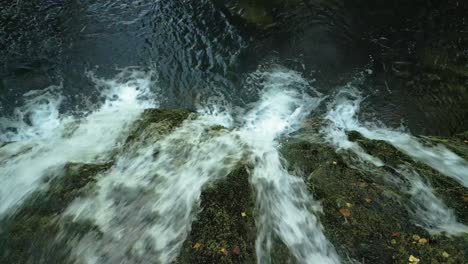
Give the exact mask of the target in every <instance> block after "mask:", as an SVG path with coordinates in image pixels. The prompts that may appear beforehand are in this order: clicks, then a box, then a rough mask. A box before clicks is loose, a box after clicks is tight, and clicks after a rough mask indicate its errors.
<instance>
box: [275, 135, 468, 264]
mask: <svg viewBox="0 0 468 264" xmlns="http://www.w3.org/2000/svg"><path fill="white" fill-rule="evenodd" d="M350 138H351V139H353V140H354V141H356V142H359V143H360V144H361V145H362V146H363V147H364V148H365V149H366V150H367V151H368V152H369V153H371V154H373V155H375V156H378V157H379V158H381V159H382V160H384V161H386V162H389V163H392V161H393V163H395V164H396V163H398V162H409V163H411V164H412V165H414V164H416V165H415V166H417V167H418V166H422V165H421V164H418V163H416V162H413V161H412V160H411V159H410V158H408V157H407V156H405V155H404V154H402V153H401V152H399V151H398V150H396V149H395V148H393V147H392V146H390V145H388V144H386V143H384V142H379V141H366V140H365V139H363V138H362V137H361V136H360V135H359V134H358V133H355V132H353V133H351V134H350ZM282 153H283V156H284V157H285V159H286V160H287V161H288V164H289V168H290V170H291V171H292V173H295V172H298V171H299V172H301V174H302V175H304V177H305V181H306V184H307V186H308V188H309V190H310V191H311V193H313V194H314V196H315V198H316V199H319V200H320V201H321V202H322V206H323V210H324V214H323V215H322V216H321V219H320V220H321V222H322V223H323V225H324V227H325V232H326V235H327V237H328V238H329V239H330V240H331V242H332V243H333V244H334V245H335V247H336V249H337V251H338V252H339V254H340V255H341V257H342V259H343V261H344V262H345V263H346V262H348V260H349V259H354V260H357V261H360V262H361V263H408V259H409V257H410V256H411V255H413V256H414V257H417V258H419V259H420V260H421V263H463V261H464V260H465V259H466V258H467V256H468V252H467V248H468V237H456V238H450V237H446V236H442V235H430V234H429V233H428V232H427V231H426V230H424V229H422V228H421V227H419V226H417V225H416V224H415V223H414V222H413V221H412V219H411V216H410V215H409V213H408V211H407V208H406V207H405V205H406V204H407V203H409V202H410V201H409V198H410V197H408V195H406V194H405V193H404V192H402V191H400V190H399V189H398V188H397V187H396V186H394V185H391V184H388V182H386V181H385V179H384V178H383V177H380V176H378V174H379V173H383V171H380V172H379V170H386V169H387V168H385V167H384V168H376V169H375V170H362V169H360V167H359V166H355V165H356V164H357V163H356V161H355V160H354V159H353V155H352V154H351V153H348V152H346V151H340V152H336V151H335V149H334V148H333V147H331V146H327V145H326V144H323V143H313V142H310V141H305V140H299V139H292V140H289V141H287V142H284V143H283V145H282ZM421 168H422V167H421ZM424 169H430V168H427V167H424ZM421 173H422V171H421ZM431 173H433V171H431ZM431 175H432V174H431ZM435 177H436V179H438V180H442V179H444V180H447V177H439V175H437V176H435ZM432 183H433V184H434V186H435V187H434V188H435V189H436V191H437V192H438V194H440V195H441V196H443V197H444V195H443V192H441V191H440V190H439V189H438V187H437V185H436V184H437V182H436V181H432ZM440 184H441V188H446V189H445V190H447V191H449V192H452V191H453V190H452V188H454V187H456V186H457V187H459V185H456V186H455V184H456V183H455V182H451V181H450V180H449V181H448V182H444V183H442V182H441V183H440ZM442 186H443V187H442ZM452 195H453V194H450V195H449V196H452ZM452 198H453V197H452ZM461 198H462V197H459V200H460V201H461V200H462V199H461ZM448 205H449V206H454V207H455V208H457V206H461V204H455V203H450V204H449V203H448ZM458 208H460V207H458ZM465 211H466V210H465ZM461 220H462V221H464V220H463V218H462V219H461ZM465 223H466V222H465ZM417 236H419V237H420V238H419V239H414V238H417ZM413 237H414V238H413ZM420 239H423V240H420ZM447 254H448V255H449V256H450V257H448V258H446V257H444V256H447ZM349 261H351V260H349Z"/></svg>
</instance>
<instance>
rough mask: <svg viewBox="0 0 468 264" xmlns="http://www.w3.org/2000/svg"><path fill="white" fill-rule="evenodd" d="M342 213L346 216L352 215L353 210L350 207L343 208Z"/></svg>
mask: <svg viewBox="0 0 468 264" xmlns="http://www.w3.org/2000/svg"><path fill="white" fill-rule="evenodd" d="M340 214H341V215H343V216H344V217H348V216H351V211H350V210H349V209H348V208H341V209H340Z"/></svg>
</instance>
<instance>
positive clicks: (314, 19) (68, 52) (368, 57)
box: [0, 0, 468, 134]
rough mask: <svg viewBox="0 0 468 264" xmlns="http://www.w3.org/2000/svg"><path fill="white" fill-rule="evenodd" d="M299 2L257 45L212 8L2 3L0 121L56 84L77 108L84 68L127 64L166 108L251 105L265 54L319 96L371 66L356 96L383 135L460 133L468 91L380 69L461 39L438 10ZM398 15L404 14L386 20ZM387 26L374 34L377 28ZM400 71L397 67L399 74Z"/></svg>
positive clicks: (77, 1) (83, 0) (201, 2)
mask: <svg viewBox="0 0 468 264" xmlns="http://www.w3.org/2000/svg"><path fill="white" fill-rule="evenodd" d="M217 2H219V1H217ZM226 2H233V1H226ZM298 2H301V1H298ZM302 2H303V3H302V6H301V8H297V9H295V10H293V11H291V12H289V13H287V14H284V15H281V16H280V17H281V18H283V19H284V20H283V21H287V22H288V23H289V24H287V27H284V26H283V27H281V26H279V27H278V28H277V29H275V30H273V31H270V33H269V34H266V35H265V36H262V37H258V34H256V32H252V31H248V30H245V28H243V27H242V26H239V24H237V22H238V21H235V20H233V19H232V17H229V15H228V14H227V13H226V10H222V8H220V7H219V5H214V4H213V3H212V1H210V0H197V1H195V0H161V1H155V0H133V1H132V0H100V1H95V0H29V1H26V0H13V1H2V3H0V61H2V62H3V63H2V66H1V67H0V79H1V82H0V113H1V114H2V115H7V114H8V113H11V111H12V110H13V108H14V107H16V106H18V105H21V96H22V95H23V94H24V93H25V92H27V91H29V90H34V89H43V88H45V87H47V86H49V85H57V84H62V85H63V88H62V89H63V94H64V95H65V96H66V97H67V104H68V106H77V105H78V107H79V104H80V103H81V102H83V98H84V97H86V98H91V100H92V99H93V98H94V99H95V98H96V96H97V94H98V91H96V88H95V87H94V85H93V83H92V82H91V81H90V80H89V78H88V77H87V76H86V74H85V72H86V71H89V70H92V71H94V72H95V73H96V74H97V75H98V76H101V77H111V76H113V75H114V74H116V73H117V72H118V71H119V69H121V68H125V67H129V66H137V67H140V68H142V69H143V70H154V71H156V72H157V75H158V79H159V80H158V84H157V86H158V87H160V88H161V89H162V91H163V98H164V101H163V102H162V105H163V106H172V107H188V108H193V107H194V105H195V104H196V103H197V102H199V101H200V100H202V101H203V100H205V99H206V98H208V97H212V96H217V97H222V98H224V99H225V100H226V101H229V102H233V103H234V104H242V103H244V102H248V101H250V100H252V99H251V98H250V96H251V94H249V93H248V91H244V90H243V88H242V82H243V80H245V74H247V73H248V72H251V71H253V70H254V69H255V68H256V67H257V65H258V64H261V63H265V61H268V60H269V59H268V58H270V59H271V58H273V57H274V58H275V59H274V60H273V61H274V62H275V63H279V64H283V65H287V66H288V67H291V68H294V69H297V70H299V71H301V72H303V74H304V75H305V76H307V77H309V78H311V79H312V78H316V79H318V80H319V82H318V83H316V85H317V86H318V87H317V88H318V89H319V90H321V91H322V92H325V93H327V92H332V91H333V89H335V88H330V87H333V86H336V85H338V84H339V83H340V81H341V82H346V80H349V79H351V78H352V77H350V76H353V75H354V74H355V73H356V72H362V71H363V69H365V68H372V69H373V70H374V74H373V75H372V76H373V77H372V78H371V79H373V81H371V82H370V84H368V85H365V87H364V88H363V90H364V91H365V92H366V93H367V94H368V95H369V103H368V104H367V105H368V108H369V109H370V110H372V111H374V112H376V113H377V114H376V115H377V117H378V118H380V119H382V120H384V121H385V122H387V123H389V124H391V125H392V126H394V125H398V124H399V123H400V120H402V119H403V120H405V122H406V125H407V126H408V127H410V128H411V129H412V130H413V131H415V132H416V133H435V134H450V133H455V132H459V131H463V130H466V129H468V125H467V124H466V122H465V121H464V120H466V117H467V113H468V110H467V104H466V99H468V98H467V94H468V93H467V92H466V87H468V85H466V83H465V84H464V85H465V86H463V81H461V82H457V85H458V86H457V87H458V88H457V89H458V90H456V89H455V90H456V91H450V89H452V88H447V89H448V90H447V89H444V87H445V86H444V85H433V84H431V83H430V82H428V83H427V84H426V86H427V87H429V86H430V87H431V88H430V89H429V88H427V89H425V84H424V82H422V81H421V82H420V83H422V84H419V83H418V85H411V83H410V84H408V82H409V81H411V80H410V78H408V77H405V78H406V79H403V80H402V79H401V78H400V79H398V78H395V76H394V75H393V74H392V73H393V72H392V71H390V73H388V69H393V68H394V67H395V65H394V64H393V63H389V61H392V60H393V61H398V62H400V61H401V60H402V59H408V60H410V61H411V59H409V58H410V57H411V56H412V55H411V54H415V53H417V52H418V51H417V50H414V49H416V48H417V47H418V46H417V45H416V44H417V43H419V44H420V43H424V45H426V44H427V43H431V41H433V40H434V39H443V38H445V37H446V35H447V34H445V35H444V32H448V31H449V30H452V31H450V32H458V34H459V35H458V34H456V35H455V36H450V39H455V40H456V39H457V38H458V39H459V38H464V37H465V36H464V35H463V30H464V24H463V23H461V24H460V21H458V20H457V21H455V22H454V21H452V19H455V18H451V17H448V18H444V13H443V12H442V11H440V14H437V12H436V11H433V10H438V8H439V7H438V6H436V5H437V4H432V3H431V5H434V6H433V7H431V6H429V9H430V8H432V9H430V10H429V11H427V12H424V10H423V9H424V8H426V9H427V8H428V7H422V6H421V10H422V11H421V12H419V11H418V12H414V10H413V9H411V8H406V7H403V6H401V5H400V6H399V5H398V3H397V2H398V1H393V2H395V3H393V5H392V4H389V3H387V2H386V3H383V2H382V1H377V2H376V3H375V5H374V6H369V5H368V3H367V4H366V1H357V2H356V1H355V2H353V3H351V2H350V1H336V2H337V4H336V5H334V6H331V7H318V4H317V3H318V2H320V1H312V0H310V1H309V0H307V1H302ZM381 2H382V3H381ZM400 2H401V1H400ZM426 2H427V1H426ZM340 3H341V4H340ZM379 5H380V6H379ZM461 5H463V4H461ZM398 8H401V10H404V11H405V12H398V11H395V10H397V9H398ZM453 8H454V11H453V12H455V14H459V13H460V12H463V10H465V9H464V8H465V7H462V6H459V5H458V4H457V5H454V7H453ZM439 9H440V8H439ZM446 9H447V8H446ZM389 10H390V11H389ZM418 10H419V9H418ZM431 10H432V11H431ZM441 10H442V9H441ZM444 10H445V9H444ZM447 10H448V9H447ZM450 10H451V9H450ZM450 10H449V11H450ZM392 12H393V13H392ZM434 12H436V13H434ZM447 12H448V11H447ZM393 14H399V16H401V17H397V18H394V20H395V21H396V20H398V21H400V20H401V22H394V23H392V22H389V21H393V20H391V17H392V16H394V15H393ZM413 14H414V17H413V20H412V21H409V20H408V21H407V19H406V18H408V17H411V16H413ZM424 14H431V15H433V16H434V18H433V19H432V18H431V20H430V21H433V22H432V23H433V24H430V25H429V24H427V23H426V22H424V21H426V20H424ZM445 17H446V16H445ZM288 19H289V20H288ZM414 21H422V22H421V23H416V24H415V23H414ZM405 23H406V24H405ZM407 25H414V28H412V27H409V26H408V30H407V32H406V33H405V30H402V28H403V29H404V28H405V27H407ZM460 25H461V26H460ZM393 26H398V27H400V28H393ZM385 27H387V28H388V30H387V31H385V32H384V33H386V34H385V35H382V34H381V33H382V31H379V30H381V29H382V28H385ZM452 27H457V28H456V29H453V28H452ZM467 28H468V27H467ZM439 31H440V32H439ZM414 32H419V33H418V34H413V33H414ZM434 32H435V33H434ZM466 32H468V30H467V31H466ZM466 32H465V33H466ZM437 34H439V35H440V36H439V35H437ZM467 39H468V38H467ZM460 41H461V40H460ZM455 42H456V41H455ZM419 44H418V45H419ZM415 45H416V46H415ZM424 45H423V46H424ZM426 46H430V45H429V44H427V45H426ZM386 47H387V48H386ZM412 49H413V50H412ZM392 52H394V53H395V55H392ZM461 52H462V51H461ZM382 54H384V55H385V56H382V57H378V56H377V57H376V55H382ZM392 56H394V58H393V57H392ZM382 58H383V59H382ZM389 58H390V59H389ZM387 60H388V61H387ZM401 63H402V64H398V67H403V66H404V65H407V64H405V63H406V61H405V60H403V61H402V62H401ZM401 65H403V66H401ZM366 66H368V67H366ZM392 67H393V68H392ZM400 70H401V69H400V68H398V71H400ZM402 71H405V70H404V69H403V70H402ZM413 72H414V71H410V74H413ZM467 76H468V71H467ZM324 80H329V82H327V81H324ZM458 81H459V80H458ZM460 83H461V84H462V85H460ZM434 87H435V88H434ZM447 91H449V92H447ZM450 115H451V118H447V116H450Z"/></svg>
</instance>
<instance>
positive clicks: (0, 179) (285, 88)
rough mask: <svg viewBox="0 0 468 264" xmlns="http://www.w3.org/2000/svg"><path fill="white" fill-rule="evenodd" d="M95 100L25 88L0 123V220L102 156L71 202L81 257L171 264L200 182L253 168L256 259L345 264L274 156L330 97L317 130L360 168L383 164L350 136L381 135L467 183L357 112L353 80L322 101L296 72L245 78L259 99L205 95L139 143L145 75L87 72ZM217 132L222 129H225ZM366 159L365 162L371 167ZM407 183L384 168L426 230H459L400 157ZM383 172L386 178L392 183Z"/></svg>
mask: <svg viewBox="0 0 468 264" xmlns="http://www.w3.org/2000/svg"><path fill="white" fill-rule="evenodd" d="M89 76H90V79H91V80H93V81H94V83H95V84H96V87H97V88H98V89H99V90H100V92H101V97H102V98H101V99H102V100H101V101H100V102H101V103H99V104H98V105H97V106H95V107H94V108H92V109H89V110H87V111H86V112H84V113H81V114H80V115H72V114H70V113H67V112H65V113H63V112H61V110H60V109H61V107H62V106H64V104H65V103H66V100H67V99H66V98H64V97H63V96H62V95H61V93H60V90H61V87H60V86H56V87H49V88H48V89H45V90H42V91H33V92H30V93H27V94H25V96H24V99H25V104H24V105H23V106H22V107H20V108H18V109H16V111H15V114H14V116H13V117H10V118H1V119H0V131H1V132H2V133H1V135H0V142H2V143H1V144H0V166H1V168H2V170H1V172H0V201H1V203H0V216H2V217H3V216H5V215H8V214H10V213H12V212H14V210H15V209H16V208H19V207H20V206H21V203H22V201H24V200H25V199H26V198H27V197H28V196H29V195H30V194H31V193H33V192H34V191H38V190H44V189H46V188H47V180H49V179H50V178H51V177H60V175H61V172H62V170H63V167H64V166H65V164H66V163H68V162H83V163H104V162H109V161H112V162H113V165H112V167H111V168H110V169H109V170H107V171H105V172H102V173H101V174H100V175H97V176H96V179H97V182H96V188H95V190H94V191H93V192H90V193H89V194H87V195H86V196H85V197H80V198H78V199H76V200H75V201H73V203H72V204H71V205H70V206H69V207H68V209H67V210H66V212H65V213H64V215H66V216H71V217H73V218H74V219H75V220H90V221H91V222H92V223H94V224H95V225H96V226H97V227H98V229H99V231H100V232H99V234H97V233H95V232H90V233H88V234H87V235H85V236H84V237H83V238H81V239H79V240H70V241H69V243H70V244H71V246H72V248H73V252H72V254H73V255H74V257H75V258H76V259H77V261H79V262H78V263H86V264H98V263H99V264H106V263H108V264H111V263H150V262H154V261H156V262H158V263H171V262H173V261H174V260H176V258H177V256H178V255H179V252H180V250H181V248H182V246H183V243H184V241H185V240H186V238H187V236H188V235H189V233H190V231H191V225H192V222H193V221H194V219H195V217H196V214H197V212H198V210H199V206H200V196H201V193H202V191H203V189H204V188H205V187H206V186H207V185H208V184H210V183H213V182H216V181H218V180H221V179H223V178H225V177H226V176H227V175H229V173H230V172H231V171H233V170H234V169H235V168H236V167H237V166H238V165H239V164H248V165H249V166H250V167H251V168H252V169H250V170H249V173H250V175H249V176H250V182H251V184H252V186H253V187H254V189H255V194H256V212H255V218H256V227H257V238H256V256H257V262H258V263H262V264H263V263H271V262H272V261H273V259H272V253H273V252H271V251H272V248H273V246H274V244H275V243H278V241H281V243H283V244H284V245H285V246H286V247H287V248H288V249H289V251H290V253H291V255H292V256H294V257H295V259H296V260H297V262H299V263H320V264H335V263H340V262H341V259H340V257H339V256H338V254H337V252H336V250H335V248H334V245H332V244H331V243H330V242H329V241H328V239H327V237H326V236H325V233H324V231H325V230H324V228H323V226H322V224H321V223H320V221H319V215H320V214H322V208H321V205H320V202H319V201H317V200H315V199H314V197H313V193H310V192H309V191H308V189H307V187H306V184H305V183H304V180H303V177H301V176H303V175H292V174H291V173H289V172H288V170H287V169H286V168H285V166H284V162H283V160H282V157H281V155H280V154H279V152H278V148H279V147H280V146H279V140H280V139H282V138H284V137H288V136H291V134H293V133H294V132H296V131H298V130H299V129H300V128H301V124H302V123H303V122H304V121H305V120H306V119H307V118H308V116H309V115H310V113H313V112H319V111H320V110H319V107H320V106H321V105H324V104H325V102H329V103H328V105H327V106H328V107H327V109H326V112H325V113H324V114H323V118H324V120H325V122H324V125H323V127H322V130H321V131H320V134H321V135H322V136H323V137H324V141H325V142H324V143H326V144H331V145H334V146H335V147H336V149H337V150H342V149H345V150H350V151H351V152H352V153H354V154H355V155H356V156H357V157H359V158H360V160H361V161H362V164H363V165H362V166H361V167H360V168H362V169H363V170H369V171H371V170H372V169H373V168H374V167H375V168H382V167H384V166H388V164H385V163H384V162H383V161H382V160H380V159H379V158H378V157H374V156H372V155H370V154H368V153H367V152H366V151H365V150H364V149H363V148H361V147H360V146H359V144H358V143H355V142H352V141H350V140H349V139H348V136H347V132H350V131H358V132H359V133H361V134H362V135H363V136H364V137H366V138H369V139H377V140H384V141H386V142H388V143H389V144H391V145H393V146H395V147H396V148H397V149H399V150H401V151H402V152H404V153H406V154H407V155H409V156H410V157H412V158H413V159H415V160H417V161H421V162H424V163H426V164H427V165H428V166H431V167H432V168H434V169H436V170H438V171H439V172H440V173H442V174H444V175H446V176H447V177H451V178H453V179H455V180H457V181H458V182H459V183H460V184H462V185H464V186H465V187H466V186H467V184H468V180H467V179H468V175H467V173H468V165H467V162H466V161H465V160H463V159H462V158H460V157H458V156H457V155H456V154H454V153H453V152H451V151H450V150H448V149H447V148H445V147H443V146H441V145H438V146H426V145H424V144H423V143H421V141H420V140H419V139H418V138H416V137H414V136H412V135H411V134H410V133H408V132H406V131H404V130H396V129H391V128H387V127H385V126H383V125H381V124H380V123H378V122H361V121H360V120H359V118H358V114H359V111H360V104H361V102H362V101H363V100H364V98H363V97H362V95H361V94H360V92H359V91H358V90H357V89H355V88H353V87H352V86H347V87H343V88H341V89H340V90H339V91H338V92H337V94H336V95H334V96H328V97H327V96H324V95H322V94H320V93H318V92H317V91H316V90H314V89H313V88H312V85H311V84H310V83H309V82H308V81H307V80H306V79H304V78H303V77H302V76H301V75H300V74H299V73H297V72H294V71H291V70H288V69H285V68H281V67H278V68H273V69H269V70H258V71H257V72H255V73H254V74H252V76H253V77H252V80H253V82H254V83H255V85H256V88H255V89H254V90H253V91H252V92H254V93H255V94H256V95H257V96H258V100H257V101H255V102H252V103H251V104H249V105H247V106H246V107H244V109H241V110H239V109H237V108H235V107H232V106H231V105H230V104H229V103H228V102H222V100H221V102H220V101H219V100H211V101H210V100H208V101H210V102H211V103H212V104H211V105H201V106H200V107H199V109H198V110H197V113H196V114H193V115H192V116H191V117H190V118H188V119H187V120H185V121H184V122H183V123H182V124H181V125H180V126H179V127H177V128H175V130H174V131H171V132H170V133H169V134H167V135H162V134H159V133H157V132H156V131H155V129H157V128H154V127H150V128H149V129H148V130H144V131H139V132H140V133H142V134H141V136H142V137H143V138H145V140H144V141H139V140H136V141H129V142H126V143H125V139H126V138H127V137H128V135H129V133H130V130H131V128H132V126H133V125H134V123H135V122H136V121H137V120H138V119H139V117H140V116H141V114H142V113H143V111H144V110H145V109H148V108H157V107H158V106H159V104H158V102H159V101H160V100H161V99H160V98H159V97H158V91H157V87H156V88H155V85H154V84H155V83H157V82H156V80H155V77H154V73H152V72H142V71H138V70H135V69H127V70H125V71H124V72H122V73H121V74H119V75H117V76H116V77H115V78H113V79H100V78H97V77H95V76H93V75H89ZM220 127H223V128H220ZM369 165H372V166H373V167H372V166H371V167H369ZM393 169H394V171H395V172H396V173H398V174H399V175H401V176H402V178H403V179H405V180H399V178H395V179H393V178H392V177H391V176H389V175H385V173H383V174H382V175H381V176H382V177H386V178H387V179H389V182H390V183H391V184H394V185H395V186H399V187H400V188H401V190H402V191H403V192H404V193H406V194H408V195H410V196H411V197H412V199H411V204H409V205H408V206H407V209H408V210H409V212H410V213H411V215H412V216H413V217H414V219H415V222H417V224H418V225H421V226H422V227H424V228H426V229H427V230H428V231H429V232H431V233H446V234H449V235H460V234H464V233H468V228H467V227H466V226H465V225H463V224H460V223H459V222H458V221H457V219H456V217H455V214H454V212H453V210H452V209H450V208H449V207H448V206H447V205H445V204H444V202H443V201H442V200H441V199H440V198H438V197H437V196H436V194H435V193H434V191H433V189H432V187H431V186H430V184H429V183H428V182H427V181H426V180H425V178H424V175H419V174H418V173H417V172H416V171H415V170H413V169H412V168H411V167H407V166H405V165H404V164H401V166H398V167H396V168H393ZM390 178H392V179H391V180H390Z"/></svg>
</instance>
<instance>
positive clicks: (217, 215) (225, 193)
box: [177, 166, 256, 264]
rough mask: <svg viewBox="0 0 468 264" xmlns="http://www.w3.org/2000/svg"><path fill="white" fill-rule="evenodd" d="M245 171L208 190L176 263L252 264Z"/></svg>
mask: <svg viewBox="0 0 468 264" xmlns="http://www.w3.org/2000/svg"><path fill="white" fill-rule="evenodd" d="M248 177H249V174H248V172H247V170H246V169H245V167H243V166H242V167H238V168H237V169H235V170H234V171H233V172H231V173H230V174H229V176H228V177H227V178H226V179H223V180H220V181H218V182H216V183H214V184H211V185H210V186H208V187H207V188H206V189H205V190H204V191H203V193H202V196H201V206H200V209H201V211H200V213H199V214H198V216H197V220H196V221H195V222H194V223H193V225H192V231H191V233H190V235H189V237H188V239H187V241H186V242H185V244H184V247H183V251H182V254H181V256H180V257H179V259H178V262H177V263H194V264H196V263H256V257H255V238H256V231H255V222H254V207H255V204H254V202H255V201H254V197H253V196H254V195H253V191H252V187H251V186H250V184H249V178H248Z"/></svg>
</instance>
